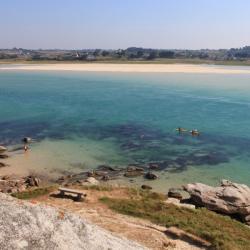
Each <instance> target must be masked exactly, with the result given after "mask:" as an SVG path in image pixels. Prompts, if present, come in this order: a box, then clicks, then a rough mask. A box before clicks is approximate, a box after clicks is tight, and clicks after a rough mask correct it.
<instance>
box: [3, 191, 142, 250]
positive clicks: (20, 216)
mask: <svg viewBox="0 0 250 250" xmlns="http://www.w3.org/2000/svg"><path fill="white" fill-rule="evenodd" d="M0 232H1V233H0V246H1V250H10V249H41V250H43V249H44V250H47V249H54V250H61V249H69V250H70V249H72V250H81V249H83V250H108V249H110V250H111V249H114V250H116V249H119V250H130V249H131V250H143V249H145V248H144V247H142V246H140V245H139V244H136V243H134V242H132V241H129V240H126V239H122V238H118V237H115V236H113V235H112V234H111V233H109V232H107V231H105V230H103V229H101V228H99V227H97V226H95V225H93V224H90V223H89V222H87V221H85V220H84V219H82V218H81V217H79V216H77V215H74V214H69V213H64V212H63V211H61V210H57V209H55V208H52V207H48V206H44V205H39V204H31V203H29V202H24V201H20V200H16V199H14V198H12V197H10V196H8V195H6V194H3V193H0Z"/></svg>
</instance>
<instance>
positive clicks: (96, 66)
mask: <svg viewBox="0 0 250 250" xmlns="http://www.w3.org/2000/svg"><path fill="white" fill-rule="evenodd" d="M14 70H24V71H77V72H120V73H197V74H250V67H248V66H227V65H225V66H224V65H220V66H219V65H205V64H199V65H192V64H114V63H107V64H103V63H85V64H72V63H71V64H21V65H20V64H11V66H10V65H7V64H6V65H1V66H0V72H1V71H14Z"/></svg>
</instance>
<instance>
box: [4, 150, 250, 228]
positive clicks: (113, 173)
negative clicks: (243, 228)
mask: <svg viewBox="0 0 250 250" xmlns="http://www.w3.org/2000/svg"><path fill="white" fill-rule="evenodd" d="M8 157H9V156H8V149H7V148H6V147H4V146H0V159H2V161H0V167H7V164H6V163H5V162H4V160H5V159H6V158H8ZM199 157H204V155H202V156H199ZM162 164H165V162H164V163H163V162H149V163H145V164H130V165H128V166H127V167H113V166H110V165H100V166H98V167H97V168H96V169H94V170H91V171H84V172H80V173H77V174H64V175H62V176H61V177H59V178H58V179H56V180H54V183H57V184H59V185H61V186H65V187H67V186H72V185H99V184H100V183H106V182H109V181H112V180H119V179H121V178H128V179H129V180H130V182H133V180H134V178H136V177H143V178H144V179H145V180H151V181H153V180H155V179H157V178H160V177H159V176H160V171H161V170H162V166H163V165H162ZM40 185H43V183H42V181H41V178H40V177H38V176H37V175H28V176H17V175H14V174H12V175H4V176H1V175H0V192H3V193H18V192H23V191H25V190H26V189H29V188H32V187H39V186H40ZM141 188H142V189H144V190H151V189H152V187H151V186H150V185H145V184H143V185H142V186H141ZM183 191H186V192H187V193H188V194H189V196H190V198H189V199H183V195H182V193H183ZM167 196H168V198H169V199H168V201H167V202H168V203H173V204H175V205H177V206H183V207H188V208H195V206H196V207H206V208H207V209H209V210H211V211H215V212H218V213H221V214H226V215H230V216H232V217H234V218H237V219H239V220H241V221H242V222H244V223H246V224H248V225H250V188H249V187H248V186H246V185H243V184H237V183H233V182H230V181H227V180H222V182H221V185H220V186H219V187H211V186H208V185H205V184H202V183H193V184H187V185H185V186H184V187H183V188H181V189H180V188H171V189H169V191H168V192H167Z"/></svg>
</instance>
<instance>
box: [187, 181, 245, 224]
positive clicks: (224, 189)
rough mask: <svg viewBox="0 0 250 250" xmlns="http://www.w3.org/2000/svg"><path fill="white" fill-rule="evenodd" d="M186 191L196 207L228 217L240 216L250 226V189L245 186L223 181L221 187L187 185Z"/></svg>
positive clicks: (200, 184) (197, 184) (198, 184)
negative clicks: (202, 207)
mask: <svg viewBox="0 0 250 250" xmlns="http://www.w3.org/2000/svg"><path fill="white" fill-rule="evenodd" d="M184 190H185V191H187V192H188V193H189V194H190V200H191V202H192V203H194V204H195V205H199V206H204V207H206V208H207V209H209V210H212V211H217V212H220V213H223V214H228V215H238V216H240V217H241V218H242V219H243V220H244V221H245V222H246V223H248V224H250V188H249V187H248V186H246V185H244V184H238V183H233V182H230V181H227V180H222V181H221V185H220V186H219V187H212V186H208V185H205V184H202V183H193V184H187V185H186V186H184Z"/></svg>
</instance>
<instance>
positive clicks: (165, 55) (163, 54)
mask: <svg viewBox="0 0 250 250" xmlns="http://www.w3.org/2000/svg"><path fill="white" fill-rule="evenodd" d="M159 57H160V58H174V52H173V51H171V50H162V51H160V53H159Z"/></svg>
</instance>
